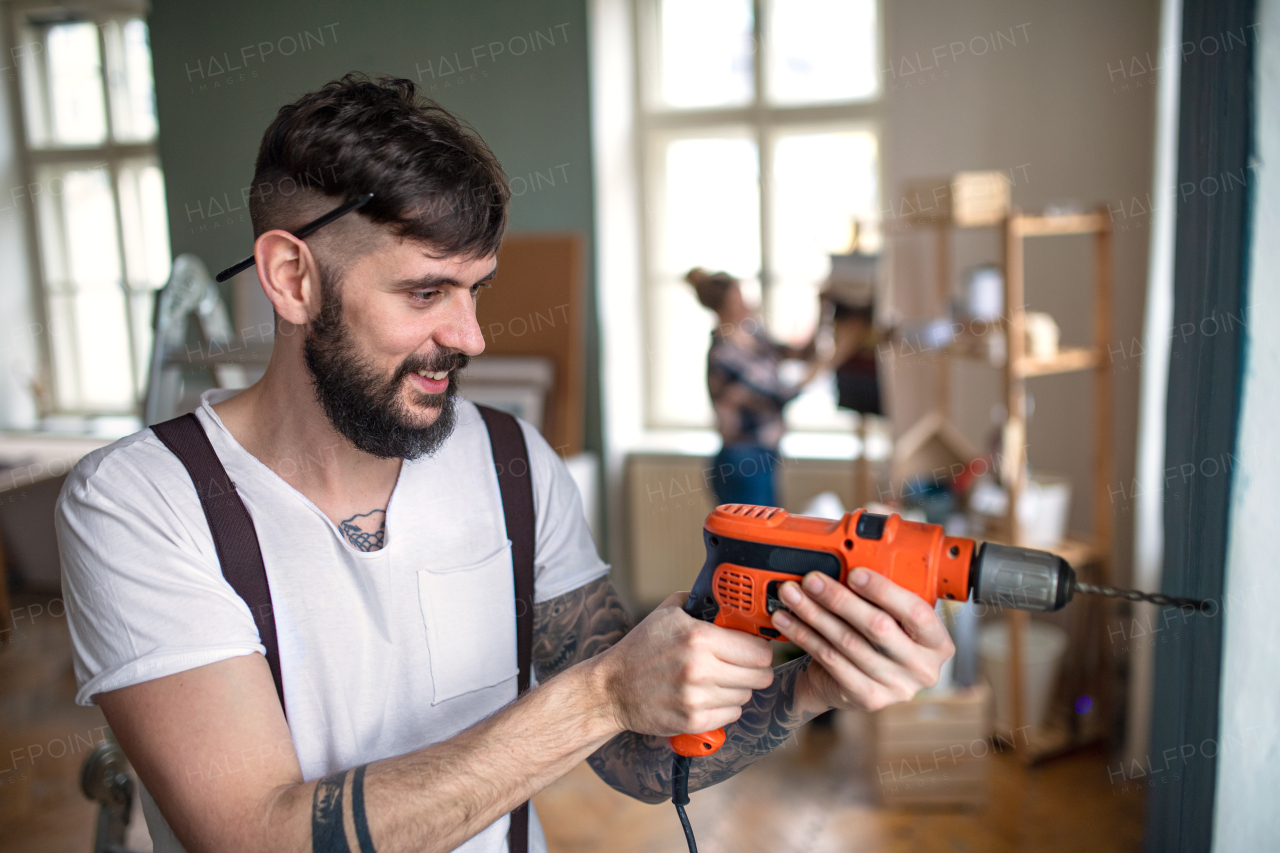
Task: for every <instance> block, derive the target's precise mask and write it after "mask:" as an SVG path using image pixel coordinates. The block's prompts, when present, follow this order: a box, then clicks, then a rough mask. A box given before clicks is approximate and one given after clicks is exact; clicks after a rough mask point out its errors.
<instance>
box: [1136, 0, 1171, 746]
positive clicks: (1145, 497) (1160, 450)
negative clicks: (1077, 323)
mask: <svg viewBox="0 0 1280 853" xmlns="http://www.w3.org/2000/svg"><path fill="white" fill-rule="evenodd" d="M1181 42H1182V0H1165V2H1164V4H1163V6H1162V8H1161V10H1160V55H1161V56H1164V57H1177V56H1178V55H1179V54H1180V52H1181ZM1162 64H1163V69H1162V70H1163V72H1164V73H1162V74H1161V75H1160V79H1159V81H1158V85H1157V91H1158V96H1157V97H1158V105H1157V112H1156V143H1155V149H1156V163H1155V170H1154V172H1155V178H1154V183H1155V192H1154V193H1152V195H1153V197H1154V198H1156V199H1157V201H1158V205H1155V207H1156V208H1157V209H1156V210H1155V212H1154V213H1153V214H1152V216H1151V219H1152V224H1151V249H1150V269H1149V272H1148V278H1147V308H1146V317H1145V318H1144V320H1143V329H1142V348H1143V350H1144V353H1143V358H1142V389H1141V397H1140V400H1139V404H1138V405H1139V412H1138V441H1137V447H1138V456H1137V460H1136V463H1135V466H1134V469H1135V470H1134V474H1133V483H1134V484H1135V486H1136V488H1134V489H1133V492H1135V497H1134V499H1133V580H1132V585H1133V586H1134V587H1135V588H1136V589H1159V588H1160V576H1161V573H1162V571H1163V558H1164V450H1165V442H1164V434H1165V428H1166V424H1165V421H1166V417H1165V414H1166V408H1167V398H1168V394H1167V391H1168V387H1169V350H1170V345H1171V338H1170V335H1169V329H1171V328H1173V243H1174V232H1175V230H1176V229H1175V224H1176V223H1175V217H1174V204H1175V194H1174V191H1173V188H1174V186H1175V185H1176V184H1177V182H1178V94H1179V82H1180V81H1181V79H1182V76H1181V74H1180V73H1179V70H1180V63H1178V62H1164V63H1162ZM1158 611H1159V609H1158V608H1157V607H1156V606H1155V605H1154V604H1144V603H1135V604H1134V605H1133V611H1132V612H1133V618H1134V620H1136V622H1137V624H1139V625H1150V624H1155V623H1154V622H1153V621H1152V620H1154V619H1156V618H1158ZM1155 655H1156V651H1155V646H1154V645H1151V644H1149V643H1138V644H1136V645H1135V646H1133V648H1131V649H1130V652H1129V685H1128V687H1129V693H1128V695H1129V709H1128V714H1127V715H1126V717H1125V726H1126V732H1125V757H1124V760H1125V764H1126V766H1128V765H1129V763H1130V762H1132V761H1135V760H1139V759H1140V758H1141V756H1143V755H1144V754H1145V753H1146V750H1147V745H1148V743H1149V742H1150V739H1151V696H1152V689H1153V684H1154V679H1155Z"/></svg>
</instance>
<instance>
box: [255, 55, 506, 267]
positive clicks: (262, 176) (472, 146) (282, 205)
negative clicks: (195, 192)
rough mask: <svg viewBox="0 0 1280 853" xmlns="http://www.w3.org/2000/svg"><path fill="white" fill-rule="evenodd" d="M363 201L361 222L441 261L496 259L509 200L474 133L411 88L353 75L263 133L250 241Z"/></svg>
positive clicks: (284, 113)
mask: <svg viewBox="0 0 1280 853" xmlns="http://www.w3.org/2000/svg"><path fill="white" fill-rule="evenodd" d="M362 193H373V199H372V200H371V201H370V202H369V203H368V204H366V205H365V206H364V207H363V208H361V209H360V211H359V213H360V215H363V216H366V217H368V218H369V219H370V220H372V221H373V222H374V223H375V224H379V225H389V226H391V228H392V231H393V233H394V234H395V235H396V236H397V237H401V238H411V239H415V240H420V241H422V242H424V243H426V244H428V245H429V246H430V247H431V250H432V252H433V253H438V254H439V255H440V256H442V257H445V256H455V255H457V256H462V257H468V258H483V257H486V256H488V255H492V254H494V253H496V252H497V251H498V246H499V244H500V243H501V242H502V234H503V231H504V230H505V229H506V223H507V206H508V203H509V202H510V199H511V191H510V188H509V186H508V184H507V178H506V175H505V174H504V173H503V171H502V167H501V166H500V165H499V164H498V160H497V158H496V157H495V156H494V155H493V152H492V151H491V150H490V149H489V146H488V145H486V144H485V143H484V140H482V139H481V138H480V136H479V135H478V134H477V133H476V132H475V131H474V130H473V129H472V128H470V127H469V126H467V125H465V124H464V123H463V122H461V121H459V120H458V119H457V118H455V117H454V116H453V115H452V114H451V113H449V111H448V110H446V109H445V108H444V107H442V106H440V105H439V104H437V103H435V102H434V101H432V100H430V99H427V98H423V97H421V96H419V95H418V93H417V90H416V89H415V87H414V85H413V83H412V81H409V80H404V79H400V78H394V77H380V78H378V79H377V80H371V79H370V78H369V77H367V76H365V75H363V74H358V73H351V74H347V75H346V76H345V77H343V78H342V79H340V80H334V81H332V82H330V83H326V84H325V85H324V86H323V87H321V88H320V89H318V90H317V91H315V92H311V93H309V94H306V95H303V96H302V97H301V98H299V99H298V100H297V101H295V102H294V103H292V104H289V105H287V106H284V107H281V108H280V111H279V112H278V113H277V114H276V117H275V120H274V121H272V122H271V125H270V126H269V127H268V128H267V130H266V133H265V134H263V137H262V145H261V146H260V147H259V149H258V159H257V162H256V164H255V166H254V172H253V186H252V188H251V189H250V195H249V216H250V218H251V219H252V222H253V236H254V238H255V239H256V238H257V237H258V236H259V235H261V234H262V233H264V232H266V231H270V230H272V229H275V228H282V229H286V230H288V229H294V228H297V227H299V226H301V225H303V224H305V222H306V221H308V220H309V219H311V218H314V217H315V216H318V215H320V214H321V213H324V212H326V208H325V207H324V205H325V204H329V203H331V202H332V204H337V203H340V202H341V201H346V200H350V199H354V198H355V197H356V196H358V195H360V194H362ZM323 197H329V198H328V199H325V198H323Z"/></svg>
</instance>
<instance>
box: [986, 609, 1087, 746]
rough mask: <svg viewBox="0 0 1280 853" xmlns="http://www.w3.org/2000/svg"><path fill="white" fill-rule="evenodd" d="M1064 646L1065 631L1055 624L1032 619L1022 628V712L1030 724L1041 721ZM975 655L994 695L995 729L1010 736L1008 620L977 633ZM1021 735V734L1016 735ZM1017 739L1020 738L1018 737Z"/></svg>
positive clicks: (1027, 723)
mask: <svg viewBox="0 0 1280 853" xmlns="http://www.w3.org/2000/svg"><path fill="white" fill-rule="evenodd" d="M1066 650H1067V632H1066V631H1064V630H1062V629H1061V628H1059V627H1058V626H1057V625H1050V624H1048V623H1045V622H1036V621H1032V622H1031V623H1030V624H1028V625H1027V630H1025V631H1023V632H1022V714H1023V723H1024V724H1026V725H1030V726H1031V727H1032V728H1039V727H1041V726H1042V725H1044V719H1045V712H1046V711H1047V710H1048V709H1049V700H1050V699H1052V698H1053V691H1054V688H1055V687H1056V686H1057V683H1058V670H1059V668H1060V667H1061V665H1062V655H1063V654H1064V653H1065V652H1066ZM978 659H979V661H980V662H981V668H982V674H983V675H984V676H986V679H987V681H988V682H989V683H990V684H991V692H992V693H994V694H995V699H996V718H995V727H996V733H997V734H1000V735H1003V736H1004V737H1006V738H1008V737H1010V734H1009V733H1010V732H1011V731H1012V729H1013V695H1012V688H1011V687H1010V685H1009V623H1008V622H1007V621H1005V620H1000V621H999V622H993V623H991V624H989V625H986V626H985V627H983V629H982V630H981V632H979V637H978ZM1019 737H1020V735H1019ZM1018 742H1019V743H1021V742H1022V741H1021V740H1019V741H1018Z"/></svg>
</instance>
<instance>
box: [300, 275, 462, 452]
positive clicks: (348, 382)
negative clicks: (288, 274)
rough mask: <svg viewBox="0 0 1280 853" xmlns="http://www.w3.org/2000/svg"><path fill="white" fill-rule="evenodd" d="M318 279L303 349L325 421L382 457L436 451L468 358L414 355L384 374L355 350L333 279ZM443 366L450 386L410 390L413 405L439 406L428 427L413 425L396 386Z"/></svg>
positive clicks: (453, 413) (453, 418)
mask: <svg viewBox="0 0 1280 853" xmlns="http://www.w3.org/2000/svg"><path fill="white" fill-rule="evenodd" d="M321 279H322V285H321V305H320V313H319V315H318V316H317V317H316V319H315V320H313V321H312V323H311V326H310V328H309V329H308V330H307V337H306V340H305V341H304V344H303V353H304V355H305V357H306V363H307V369H308V371H310V373H311V383H312V385H313V386H314V387H315V390H316V397H317V399H319V400H320V404H321V406H323V407H324V412H325V415H327V416H328V418H329V423H331V424H332V425H333V428H334V429H336V430H337V431H338V432H340V433H341V434H342V435H343V436H344V437H345V438H346V439H347V441H350V442H351V443H352V444H353V445H355V446H356V447H357V448H358V449H360V450H363V451H364V452H365V453H369V454H372V455H373V456H377V457H379V458H382V459H418V458H420V457H422V456H430V455H431V454H433V453H435V452H436V451H437V450H438V449H439V448H440V446H441V445H442V444H444V442H445V439H447V438H448V437H449V436H450V435H451V434H452V433H453V428H454V425H455V423H456V422H457V408H456V405H455V403H456V400H457V392H458V372H459V371H460V370H462V369H463V368H464V367H466V366H467V362H468V361H469V360H470V359H469V358H468V357H467V356H466V354H464V353H458V352H440V353H436V354H434V355H432V356H424V355H417V354H415V355H411V356H409V357H408V358H406V359H405V360H404V361H403V362H401V363H400V366H399V367H397V368H396V370H395V373H393V374H392V375H391V378H390V379H386V378H384V377H383V376H382V375H381V373H380V372H379V371H378V370H377V369H376V368H374V367H373V366H372V365H370V364H369V363H368V361H367V360H365V359H364V358H362V357H361V356H360V354H359V353H358V352H357V350H356V345H355V341H354V340H352V337H351V330H350V328H349V327H348V326H347V324H346V321H345V320H343V318H342V301H341V299H340V298H339V297H338V294H337V287H336V282H332V281H331V276H329V275H326V274H325V272H324V271H322V273H321ZM441 370H448V371H449V386H448V387H447V388H446V389H445V390H444V391H443V392H442V393H439V394H424V393H422V392H421V391H417V390H416V389H415V390H414V391H413V392H411V397H412V399H413V401H414V403H415V404H416V405H415V406H414V408H418V409H437V410H439V414H438V415H437V416H436V419H435V421H434V422H432V423H431V424H430V425H429V426H425V427H419V426H416V425H415V423H414V418H413V417H412V412H410V411H409V409H408V407H407V406H406V405H405V404H404V402H403V401H402V399H401V396H400V395H401V391H400V388H401V386H402V385H403V384H404V382H405V380H406V379H407V378H408V376H409V374H411V373H416V372H418V371H429V372H438V371H441Z"/></svg>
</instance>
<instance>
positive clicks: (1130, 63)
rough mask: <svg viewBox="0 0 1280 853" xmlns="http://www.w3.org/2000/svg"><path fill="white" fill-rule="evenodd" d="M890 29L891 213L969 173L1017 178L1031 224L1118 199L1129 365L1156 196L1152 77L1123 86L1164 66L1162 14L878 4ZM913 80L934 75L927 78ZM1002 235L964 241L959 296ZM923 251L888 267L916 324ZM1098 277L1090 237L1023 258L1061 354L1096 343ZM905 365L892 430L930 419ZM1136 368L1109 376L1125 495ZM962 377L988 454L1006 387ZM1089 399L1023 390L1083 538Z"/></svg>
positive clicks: (1040, 1) (1124, 508)
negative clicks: (928, 186)
mask: <svg viewBox="0 0 1280 853" xmlns="http://www.w3.org/2000/svg"><path fill="white" fill-rule="evenodd" d="M884 15H885V58H884V60H882V62H881V65H882V67H889V66H890V64H892V66H891V68H892V70H891V72H890V73H889V74H887V76H886V77H885V88H886V92H885V111H884V115H885V120H884V137H883V139H884V141H883V157H884V180H885V187H884V191H883V197H884V199H885V200H884V202H883V203H882V206H885V207H887V206H888V204H889V200H890V199H895V193H896V194H897V196H896V197H898V198H900V195H901V188H902V183H903V181H904V180H907V179H912V178H920V177H924V178H928V177H934V176H945V175H948V174H950V173H952V172H955V171H959V170H968V169H1000V170H1003V171H1004V172H1005V173H1006V174H1011V176H1012V178H1013V179H1014V180H1015V185H1014V187H1013V190H1012V193H1013V201H1014V203H1015V204H1017V205H1019V206H1021V207H1023V208H1024V209H1026V210H1038V209H1040V208H1042V207H1043V206H1044V205H1046V204H1051V203H1061V202H1075V203H1078V204H1081V205H1084V206H1086V207H1090V208H1091V207H1093V206H1095V205H1098V204H1100V203H1107V202H1110V203H1112V204H1116V205H1118V204H1119V202H1121V201H1124V202H1125V208H1124V209H1123V210H1124V213H1117V214H1116V215H1115V216H1114V217H1113V220H1114V225H1115V264H1114V272H1115V297H1114V299H1115V302H1114V315H1113V328H1114V338H1115V340H1116V342H1117V347H1118V346H1119V343H1120V342H1121V341H1124V342H1125V343H1126V349H1125V352H1126V353H1129V352H1132V351H1133V347H1132V346H1131V345H1130V343H1129V342H1131V341H1133V340H1134V339H1137V338H1139V337H1140V336H1141V335H1142V318H1143V304H1144V295H1145V291H1146V282H1147V246H1148V234H1149V232H1150V230H1151V224H1152V220H1151V217H1150V215H1149V214H1148V213H1143V212H1140V208H1141V210H1145V209H1146V208H1147V207H1148V194H1149V193H1151V192H1152V152H1153V133H1154V125H1155V93H1156V82H1157V77H1158V75H1153V74H1136V73H1130V72H1137V71H1138V70H1139V69H1145V68H1146V66H1147V64H1148V60H1147V57H1155V56H1156V55H1157V42H1158V31H1159V22H1160V3H1159V0H1136V2H1126V3H1115V2H1113V1H1112V0H1077V2H1071V3H1063V2H1060V0H960V2H948V3H939V2H937V0H885V2H884ZM997 31H998V32H1001V33H1003V34H1004V38H1003V39H1000V40H999V41H998V43H999V47H1000V49H999V50H996V49H994V48H993V47H992V46H991V44H990V43H991V41H992V40H993V38H992V37H993V35H994V34H995V33H996V32H997ZM1010 36H1012V41H1013V44H1010ZM984 42H985V43H986V44H985V46H984ZM939 48H940V51H939V52H938V53H935V49H939ZM953 55H954V58H953ZM1134 60H1136V61H1137V65H1135V64H1134ZM904 61H905V64H904ZM921 66H924V67H926V69H927V70H924V71H923V72H921V71H920V70H919V68H920V67H921ZM1121 68H1123V71H1120V70H1118V69H1121ZM913 69H915V73H912V70H913ZM1134 200H1137V201H1138V202H1139V206H1135V205H1134V204H1132V202H1133V201H1134ZM899 209H900V208H899ZM1130 213H1132V214H1133V215H1127V214H1130ZM886 214H887V216H891V215H892V214H891V213H890V212H889V211H888V210H886ZM922 230H923V231H925V232H928V231H930V230H931V229H922ZM995 231H996V229H987V230H986V232H985V233H979V232H969V233H963V234H959V235H957V237H956V240H955V253H956V257H955V262H954V263H953V265H952V269H953V275H954V278H953V282H955V281H958V279H959V269H962V268H963V267H965V266H967V265H971V264H973V263H975V262H977V261H980V260H997V259H998V251H999V242H998V238H997V236H996V233H995ZM930 237H931V235H930V234H928V233H925V234H923V235H922V236H921V238H916V237H911V238H904V239H903V240H902V242H900V243H899V244H898V245H899V248H900V251H899V252H898V253H896V254H895V258H894V266H895V270H897V272H898V273H900V275H895V278H896V279H897V282H898V285H899V287H898V288H897V291H896V292H895V293H894V294H893V297H894V302H895V304H896V307H898V308H900V309H901V310H902V312H903V314H905V315H906V316H908V317H910V316H920V315H922V314H926V313H928V312H929V311H930V310H931V308H932V302H933V294H934V272H933V268H932V266H930V265H929V262H928V260H927V259H928V258H929V257H930V255H928V254H927V251H928V247H929V243H928V242H927V241H928V239H929V238H930ZM910 240H915V241H916V242H915V243H914V244H913V243H910V242H908V241H910ZM1090 263H1091V254H1090V246H1089V244H1088V242H1087V238H1084V237H1069V238H1064V237H1057V238H1041V239H1040V240H1039V241H1036V242H1034V243H1032V244H1029V245H1028V250H1027V297H1028V302H1029V308H1030V310H1039V311H1047V312H1049V313H1050V314H1051V315H1053V317H1054V318H1055V319H1056V320H1057V322H1058V324H1059V326H1060V327H1061V328H1062V333H1063V343H1064V345H1072V344H1074V345H1083V344H1087V343H1089V342H1090V340H1091V335H1092V326H1091V316H1092V314H1091V295H1090V294H1091V291H1090V287H1091V284H1090V282H1091V280H1090V278H1089V275H1090V270H1091V267H1090V266H1089V265H1090ZM907 361H908V360H903V361H901V362H900V363H902V364H903V365H904V366H903V368H902V369H901V370H899V371H897V375H895V376H894V378H893V380H892V390H893V397H892V399H893V402H894V413H893V417H894V426H895V428H896V429H897V430H899V431H901V430H903V429H905V428H906V427H908V426H909V425H910V424H912V423H913V422H914V421H915V420H916V419H917V418H918V417H919V416H920V415H921V414H923V413H924V412H926V411H928V410H929V409H930V408H931V407H932V406H933V404H934V401H933V396H934V389H935V387H936V386H935V384H934V382H935V380H934V373H933V368H932V367H931V366H929V365H928V364H922V365H916V366H910V367H908V366H907V365H906V362H907ZM917 361H918V360H917ZM1140 366H1141V359H1139V358H1128V357H1121V356H1119V355H1117V357H1116V360H1115V363H1114V370H1113V374H1114V384H1115V403H1116V410H1115V422H1114V423H1115V442H1114V453H1115V462H1116V471H1115V474H1114V477H1113V480H1114V483H1113V485H1114V486H1115V487H1116V488H1117V489H1118V488H1119V486H1120V484H1121V483H1125V484H1129V483H1131V482H1132V477H1133V471H1134V458H1135V446H1136V440H1135V436H1136V429H1137V409H1138V406H1137V400H1138V396H1139V379H1138V378H1139V373H1140ZM952 377H953V385H952V400H951V406H952V411H953V413H954V418H955V420H956V424H957V426H958V427H959V428H960V429H961V431H962V432H964V433H965V434H966V435H967V436H968V437H969V439H970V440H971V441H973V442H974V443H975V444H977V445H978V446H979V447H982V446H985V444H986V438H987V432H988V430H989V429H990V424H991V420H990V413H991V405H992V404H993V403H995V402H997V401H999V400H1001V399H1002V396H1001V382H1000V375H999V373H998V372H997V371H995V370H992V369H990V368H988V367H985V366H978V365H968V364H958V365H955V366H954V367H953V373H952ZM1091 387H1092V382H1091V376H1090V375H1088V374H1083V373H1082V374H1073V375H1068V376H1060V377H1047V378H1042V379H1035V380H1032V381H1031V382H1030V383H1029V384H1028V390H1029V392H1030V393H1031V394H1032V395H1033V396H1034V397H1035V401H1036V411H1035V414H1034V416H1033V417H1032V419H1031V423H1030V429H1029V436H1028V441H1029V445H1030V447H1029V449H1028V456H1029V459H1030V462H1031V464H1032V465H1033V466H1036V467H1038V468H1039V469H1040V470H1043V471H1050V472H1056V473H1066V474H1068V475H1070V476H1071V477H1072V480H1073V482H1074V485H1075V488H1076V491H1075V494H1074V496H1073V501H1072V503H1073V506H1072V512H1071V522H1072V528H1073V529H1075V530H1080V531H1088V530H1090V529H1091V527H1092V524H1091V519H1092V517H1093V516H1092V509H1091V507H1092V500H1091V494H1090V490H1089V489H1087V488H1086V487H1087V486H1088V485H1089V484H1090V482H1091V479H1090V471H1091V470H1092V469H1091V448H1090V440H1091V436H1092V432H1093V431H1092V423H1093V413H1092V405H1091V403H1092V393H1091ZM1127 492H1128V490H1127V489H1126V494H1127ZM1115 509H1116V520H1117V527H1116V548H1115V566H1116V568H1117V575H1118V577H1119V578H1121V579H1125V578H1127V577H1128V567H1129V563H1130V557H1131V552H1132V545H1131V542H1132V539H1131V536H1132V525H1131V523H1130V521H1131V519H1132V517H1133V511H1132V510H1133V507H1132V502H1131V501H1130V500H1129V499H1128V498H1127V497H1124V496H1122V495H1117V497H1116V507H1115Z"/></svg>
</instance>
